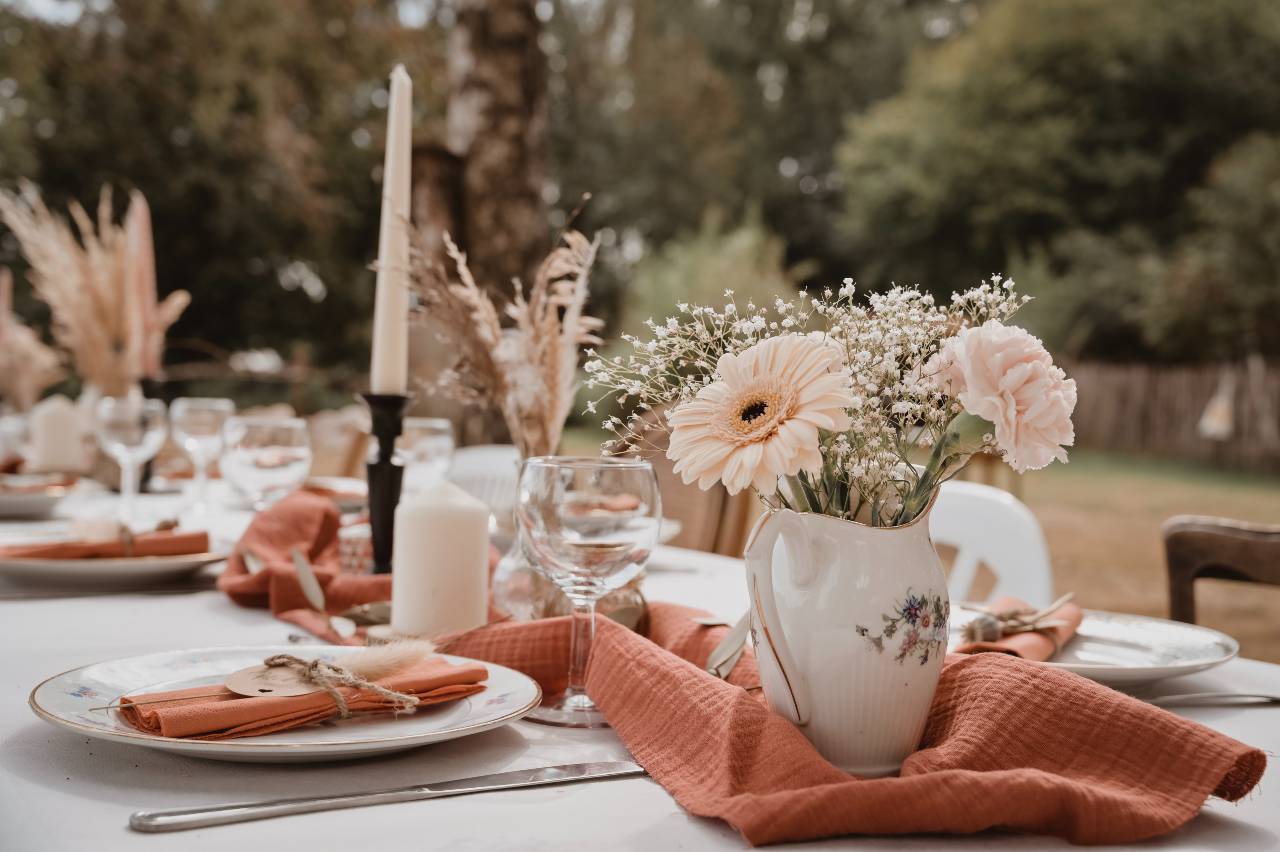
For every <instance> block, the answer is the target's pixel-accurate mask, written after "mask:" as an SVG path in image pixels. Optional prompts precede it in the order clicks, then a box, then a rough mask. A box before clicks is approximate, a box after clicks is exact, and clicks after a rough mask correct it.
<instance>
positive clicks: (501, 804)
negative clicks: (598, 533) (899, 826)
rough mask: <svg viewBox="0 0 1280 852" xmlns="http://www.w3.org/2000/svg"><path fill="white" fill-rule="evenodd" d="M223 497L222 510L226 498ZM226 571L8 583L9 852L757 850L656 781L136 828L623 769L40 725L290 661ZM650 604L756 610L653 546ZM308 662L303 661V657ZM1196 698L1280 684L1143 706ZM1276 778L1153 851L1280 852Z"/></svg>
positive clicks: (870, 846)
mask: <svg viewBox="0 0 1280 852" xmlns="http://www.w3.org/2000/svg"><path fill="white" fill-rule="evenodd" d="M215 496H216V495H215ZM116 499H117V498H115V497H114V496H113V495H110V494H108V493H105V492H101V491H98V492H92V491H90V492H87V493H84V494H76V495H73V496H72V497H71V498H68V500H67V501H65V502H64V504H63V505H62V506H60V507H59V508H58V510H57V513H58V517H56V518H55V519H53V520H50V521H42V522H30V521H21V522H19V521H3V522H0V544H2V543H4V542H6V541H12V540H17V539H20V538H23V537H28V538H29V537H31V536H32V535H38V534H39V533H40V532H41V531H42V530H48V529H55V528H57V527H58V526H59V525H60V524H61V525H65V524H66V523H67V519H68V518H71V517H77V516H90V515H101V514H104V513H106V514H109V513H110V512H111V511H112V507H113V505H114V501H115V500H116ZM186 505H187V502H186V498H184V497H182V496H181V495H143V496H142V498H141V502H140V510H141V511H142V512H143V513H144V514H145V515H148V516H150V517H152V518H154V519H163V518H166V517H171V516H181V517H182V518H183V522H184V524H187V525H193V524H199V525H202V526H205V527H206V528H208V529H209V530H210V532H211V537H212V540H213V541H214V543H215V547H220V548H222V549H223V550H225V549H227V548H229V547H230V546H231V545H232V544H233V543H234V541H235V539H236V538H237V537H238V536H239V534H240V532H241V531H242V530H243V529H244V527H245V526H246V525H247V524H248V522H249V520H250V519H251V514H250V512H249V511H247V510H245V509H242V508H232V507H228V506H225V505H221V504H219V503H216V502H215V504H214V505H212V506H211V507H210V508H208V509H206V510H205V511H204V512H203V513H201V514H200V515H198V516H195V517H192V516H191V513H190V512H189V511H188V510H187V509H185V508H184V507H185V506H186ZM219 568H220V566H210V567H209V568H207V569H205V573H204V574H202V575H199V576H197V577H195V578H193V580H192V581H191V582H189V583H186V584H177V585H174V584H166V585H164V586H162V587H143V588H137V589H122V588H112V587H104V588H83V587H75V588H68V587H61V586H44V585H32V584H30V583H28V582H24V583H18V582H15V581H9V580H3V579H0V635H3V637H4V641H5V645H6V646H7V647H5V648H4V650H3V652H0V850H4V852H27V850H31V852H44V851H45V850H83V849H93V850H95V852H114V850H138V849H145V850H166V849H174V850H185V851H186V852H195V850H218V852H225V850H228V849H243V850H296V849H307V850H325V849H360V850H378V849H387V850H390V849H397V850H400V849H405V850H408V849H413V850H425V849H449V850H487V849H495V850H499V849H502V850H505V849H521V850H544V849H545V850H583V852H586V850H596V849H623V850H627V849H633V850H667V849H671V850H677V849H678V850H701V849H723V850H731V849H732V850H736V849H743V848H746V846H747V844H746V843H745V841H744V840H743V839H742V838H741V837H740V836H739V835H738V834H737V833H736V832H735V831H734V830H733V829H732V828H730V827H729V826H728V825H726V824H725V823H722V822H720V821H718V820H713V819H705V818H700V817H696V816H693V815H691V814H689V813H688V812H686V811H684V810H683V809H682V808H681V807H680V805H679V804H678V803H677V802H676V801H675V800H674V799H673V798H672V797H671V796H670V795H669V794H668V793H667V792H666V791H665V790H664V789H663V788H662V787H661V786H659V785H658V784H657V783H655V782H654V781H653V780H651V779H649V778H647V777H643V776H641V777H630V778H624V779H616V780H601V781H594V782H584V783H578V784H572V785H564V786H550V787H541V788H531V789H522V790H509V791H503V792H490V793H480V794H476V795H469V796H462V797H456V798H448V799H441V800H436V801H419V802H408V803H400V804H388V805H378V806H373V807H366V808H359V809H354V810H339V811H331V812H323V813H313V814H306V815H299V816H290V817H284V818H278V819H269V820H264V821H258V822H248V823H242V824H236V825H226V826H219V827H211V828H204V829H196V830H191V831H183V832H179V833H172V834H139V833H136V832H134V831H132V830H130V829H129V828H128V821H129V815H130V814H131V813H132V812H134V811H136V810H140V809H155V808H176V807H194V806H201V805H213V804H219V803H225V802H234V801H253V800H263V799H275V798H288V797H293V796H302V795H320V794H340V793H343V792H358V791H367V790H373V789H380V788H390V787H401V786H406V785H411V784H422V783H429V782H433V781H440V780H447V779H454V778H463V777H470V776H475V775H481V774H487V773H494V772H501V771H506V770H513V769H525V768H535V767H541V766H551V765H556V764H564V763H579V762H587V761H621V760H629V759H630V756H629V755H628V753H627V751H626V749H625V748H624V747H623V745H622V743H621V742H620V741H619V739H618V738H617V736H616V735H615V734H614V733H613V732H612V731H611V730H609V729H597V730H575V729H566V728H556V727H547V726H543V725H538V724H533V723H528V722H515V723H513V724H510V725H506V726H504V727H501V728H498V729H495V730H492V731H489V732H486V733H480V734H476V735H474V736H469V737H464V738H462V739H457V740H452V741H449V742H443V743H438V744H434V745H429V746H425V747H422V748H417V749H414V750H410V751H405V752H400V753H396V754H393V755H390V756H383V757H376V758H369V759H362V760H354V761H344V762H332V763H313V764H246V763H229V762H219V761H213V760H205V759H199V758H193V757H186V756H180V755H175V754H171V753H167V752H161V751H156V750H152V749H146V748H139V747H135V746H129V745H124V744H117V743H111V742H105V741H101V740H96V739H90V738H86V737H83V736H78V735H76V734H74V733H71V732H69V731H66V730H62V729H57V728H54V727H52V726H50V725H49V724H47V723H45V722H43V721H41V720H40V719H38V718H36V716H35V715H33V713H32V711H31V709H30V708H29V706H28V696H29V694H30V692H31V690H32V689H33V688H34V687H35V686H36V685H37V684H39V683H40V682H41V681H43V680H45V679H46V678H48V677H50V676H52V675H55V674H58V673H60V672H64V671H67V670H69V669H73V668H75V667H77V666H81V665H85V664H87V663H92V662H96V661H101V660H108V659H112V658H117V657H123V656H130V655H138V654H146V653H150V652H158V651H166V650H173V649H179V648H207V647H226V646H237V645H246V646H247V645H279V644H285V643H287V642H288V641H289V640H290V634H294V636H293V639H294V641H299V639H300V638H301V639H302V641H305V638H302V637H298V636H297V635H296V634H297V633H298V629H297V628H296V627H293V626H291V625H289V624H286V623H284V622H282V621H278V620H276V619H274V618H272V617H271V615H270V613H269V612H267V611H266V610H261V609H246V608H244V607H241V606H237V605H236V604H234V603H233V602H232V601H230V600H229V599H228V598H227V597H226V596H225V595H223V594H222V593H220V592H218V591H217V590H216V589H214V588H213V587H212V583H211V578H212V575H213V574H216V572H217V571H218V570H219ZM643 588H644V592H645V594H646V596H647V597H648V598H649V599H650V600H661V601H672V602H677V603H682V604H687V605H691V606H696V607H700V608H702V609H705V610H707V611H709V612H711V613H713V614H714V615H716V616H720V617H723V618H724V619H726V620H728V621H730V622H732V621H734V620H736V619H737V618H738V616H740V615H741V614H742V613H743V612H745V611H746V608H747V593H746V586H745V583H744V580H743V563H742V561H741V560H739V559H733V558H729V557H726V556H719V555H714V554H708V553H702V552H697V551H692V550H685V549H681V548H676V547H659V548H657V549H656V550H655V551H654V553H653V554H652V557H651V559H650V563H649V566H648V571H647V576H646V577H645V580H644V587H643ZM298 647H299V648H303V649H305V647H306V645H302V644H300V645H299V646H298ZM1192 692H1258V693H1272V694H1280V665H1273V664H1270V663H1265V662H1260V661H1257V660H1250V659H1243V658H1237V659H1234V660H1232V661H1230V662H1228V663H1226V664H1225V665H1222V666H1220V667H1218V668H1216V669H1213V670H1211V671H1206V672H1201V673H1198V674H1194V675H1190V676H1186V677H1181V678H1174V679H1169V680H1166V681H1162V682H1159V683H1157V684H1154V685H1152V686H1150V687H1148V688H1147V691H1146V692H1144V693H1143V694H1142V695H1140V696H1139V697H1146V698H1151V697H1155V696H1160V695H1168V694H1174V693H1192ZM1171 712H1177V713H1179V714H1182V715H1184V716H1187V717H1189V718H1191V719H1194V720H1196V721H1198V722H1200V723H1202V724H1204V725H1207V726H1209V727H1211V728H1214V729H1216V730H1218V731H1221V732H1223V733H1225V734H1228V735H1230V736H1232V737H1235V738H1236V739H1239V740H1241V741H1243V742H1245V743H1248V744H1250V745H1253V746H1256V747H1258V748H1260V749H1263V750H1264V751H1265V752H1267V753H1268V754H1270V755H1272V756H1274V755H1276V754H1280V707H1278V706H1274V705H1273V706H1202V707H1179V708H1177V709H1176V710H1174V711H1171ZM1278 783H1280V768H1278V767H1277V765H1276V762H1275V760H1274V758H1273V760H1272V763H1271V766H1270V767H1269V768H1268V770H1267V773H1266V775H1265V776H1264V777H1263V779H1262V781H1261V783H1260V784H1259V785H1258V787H1257V788H1256V789H1255V791H1254V792H1253V793H1252V794H1251V795H1249V796H1248V797H1246V798H1245V799H1244V800H1243V801H1241V802H1239V803H1235V804H1231V803H1228V802H1225V801H1222V800H1218V799H1210V800H1209V801H1208V802H1207V803H1206V804H1205V806H1204V808H1203V810H1202V811H1201V813H1200V815H1199V816H1198V817H1196V818H1195V819H1193V820H1192V821H1191V822H1190V823H1188V824H1187V825H1185V826H1183V827H1182V828H1180V829H1177V830H1175V831H1173V832H1171V833H1169V834H1166V835H1164V836H1161V837H1158V838H1154V839H1151V840H1149V841H1145V842H1144V843H1142V844H1141V846H1142V848H1149V849H1179V850H1260V849H1275V848H1280V788H1277V787H1276V786H1273V785H1276V784H1278ZM795 845H796V846H801V847H804V848H812V849H857V850H880V849H884V850H909V849H943V850H967V849H992V848H995V849H1037V850H1040V849H1059V848H1068V847H1069V846H1070V844H1068V843H1067V842H1066V841H1064V840H1060V839H1057V838H1052V837H1044V836H1037V835H1026V834H1016V833H1009V832H984V833H981V834H977V835H965V836H960V835H948V836H943V835H906V836H877V837H861V836H860V837H843V838H833V839H827V840H823V841H818V842H810V843H804V844H795Z"/></svg>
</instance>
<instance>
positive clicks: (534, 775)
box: [129, 761, 644, 832]
mask: <svg viewBox="0 0 1280 852" xmlns="http://www.w3.org/2000/svg"><path fill="white" fill-rule="evenodd" d="M643 774H644V769H642V768H641V767H640V766H639V765H638V764H635V763H630V762H626V761H620V762H613V763H569V764H564V765H562V766H547V767H543V768H541V769H517V770H514V771H511V772H498V773H496V774H493V775H480V776H477V777H475V778H460V779H458V780H456V781H438V782H436V783H433V784H414V785H411V786H408V787H396V788H393V789H388V790H373V791H369V792H361V793H340V794H337V795H332V796H307V797H303V798H295V799H274V800H271V801H263V802H240V803H234V804H226V805H212V806H210V807H204V808H172V809H168V810H154V811H137V812H136V813H134V814H133V815H132V816H130V817H129V827H130V828H132V829H133V830H134V831H145V832H157V831H183V830H186V829H189V828H206V827H208V826H211V825H229V824H231V823H237V822H249V821H250V820H255V819H269V818H271V817H278V816H290V815H292V814H307V813H315V812H317V811H331V810H337V809H339V808H359V807H364V806H366V805H387V804H392V803H393V802H413V801H418V800H420V799H441V798H444V797H446V796H463V795H466V794H468V793H486V792H490V791H495V790H516V789H519V788H522V787H540V786H544V785H547V784H567V783H570V782H573V781H594V780H600V779H605V778H627V777H631V776H635V775H643Z"/></svg>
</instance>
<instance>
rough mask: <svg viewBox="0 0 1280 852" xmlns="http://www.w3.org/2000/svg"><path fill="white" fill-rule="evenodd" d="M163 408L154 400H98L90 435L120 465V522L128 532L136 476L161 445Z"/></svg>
mask: <svg viewBox="0 0 1280 852" xmlns="http://www.w3.org/2000/svg"><path fill="white" fill-rule="evenodd" d="M165 431H166V427H165V408H164V403H163V402H161V401H160V400H158V399H143V398H142V397H141V396H107V397H103V398H102V399H100V400H98V407H97V409H96V410H95V412H94V433H95V434H96V436H97V438H98V444H99V446H101V447H102V449H103V450H104V451H105V452H106V453H107V455H109V456H111V457H112V458H113V459H115V460H116V463H117V464H119V465H120V514H119V517H120V523H121V524H122V525H123V526H124V527H126V528H129V529H131V528H132V526H133V516H134V503H135V502H136V497H137V494H138V474H139V471H140V470H141V469H142V465H143V464H145V463H146V462H147V460H148V459H150V458H151V457H153V456H154V455H155V454H156V453H158V452H160V448H161V447H162V446H164V436H165Z"/></svg>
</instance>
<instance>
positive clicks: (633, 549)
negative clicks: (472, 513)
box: [516, 456, 662, 728]
mask: <svg viewBox="0 0 1280 852" xmlns="http://www.w3.org/2000/svg"><path fill="white" fill-rule="evenodd" d="M661 518H662V505H661V498H660V497H659V495H658V481H657V479H656V478H655V477H654V474H653V468H652V467H651V466H650V465H649V463H648V462H647V461H643V460H641V459H631V458H621V457H615V458H575V457H569V456H544V457H538V458H531V459H528V460H527V461H525V463H524V465H523V466H522V468H521V472H520V489H519V497H518V501H517V504H516V520H517V524H518V527H519V533H520V537H521V541H522V543H523V546H524V547H525V549H526V552H527V553H528V555H529V557H530V558H531V561H532V562H533V565H534V567H535V569H536V570H537V571H538V572H539V573H541V574H542V575H543V576H545V577H547V579H549V580H551V582H553V583H554V584H555V585H556V586H557V587H559V589H560V590H561V591H562V592H564V594H565V596H566V597H568V599H569V602H570V603H571V604H572V605H573V630H572V634H571V639H570V650H569V678H568V687H567V689H566V690H565V692H564V694H563V695H560V696H554V697H552V698H550V699H548V701H547V702H546V703H544V704H543V706H542V707H539V708H538V709H536V710H534V711H533V713H531V714H529V715H528V716H527V717H525V718H527V719H529V720H531V721H535V722H542V723H544V724H548V725H559V726H562V727H571V728H600V727H607V723H606V722H605V720H604V715H603V714H602V713H601V712H600V711H599V710H598V709H597V708H596V706H595V704H594V702H592V700H591V699H590V698H589V697H588V696H587V693H586V669H587V660H588V659H589V658H590V656H591V642H592V639H593V638H594V636H595V607H596V601H598V600H599V599H600V598H601V597H603V596H604V595H606V594H608V593H609V592H611V591H613V590H615V589H618V588H620V587H622V586H624V585H626V584H627V583H628V582H630V581H631V580H633V579H634V578H635V577H636V576H637V575H638V574H640V572H641V571H643V570H644V566H645V563H646V562H647V561H648V559H649V554H650V553H651V552H652V551H653V548H654V546H655V545H656V544H657V541H658V526H659V524H660V523H661Z"/></svg>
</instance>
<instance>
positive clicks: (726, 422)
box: [717, 380, 795, 446]
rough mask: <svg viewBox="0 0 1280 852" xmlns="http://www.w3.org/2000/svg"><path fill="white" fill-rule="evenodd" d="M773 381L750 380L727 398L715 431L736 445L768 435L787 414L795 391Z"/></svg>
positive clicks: (789, 413) (775, 429) (767, 436)
mask: <svg viewBox="0 0 1280 852" xmlns="http://www.w3.org/2000/svg"><path fill="white" fill-rule="evenodd" d="M780 384H781V383H779V382H776V381H767V380H766V381H763V382H754V383H753V385H754V386H753V387H748V388H743V389H742V390H741V391H739V393H738V394H737V395H736V397H735V398H733V399H730V400H729V401H728V402H729V404H728V405H727V406H725V409H724V411H723V413H722V414H721V415H720V417H718V418H717V420H718V423H717V426H718V431H719V432H720V434H721V435H722V436H723V437H724V438H725V439H726V440H729V441H732V442H733V443H735V444H738V445H740V446H741V445H744V444H752V443H755V442H756V441H763V440H767V439H768V438H770V437H771V436H772V435H773V434H774V433H775V432H777V431H778V427H779V426H781V425H782V424H783V423H785V422H786V421H787V418H789V417H791V415H792V413H793V410H794V408H795V394H794V393H793V392H792V391H791V389H789V388H786V387H780V386H779V385H780Z"/></svg>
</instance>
